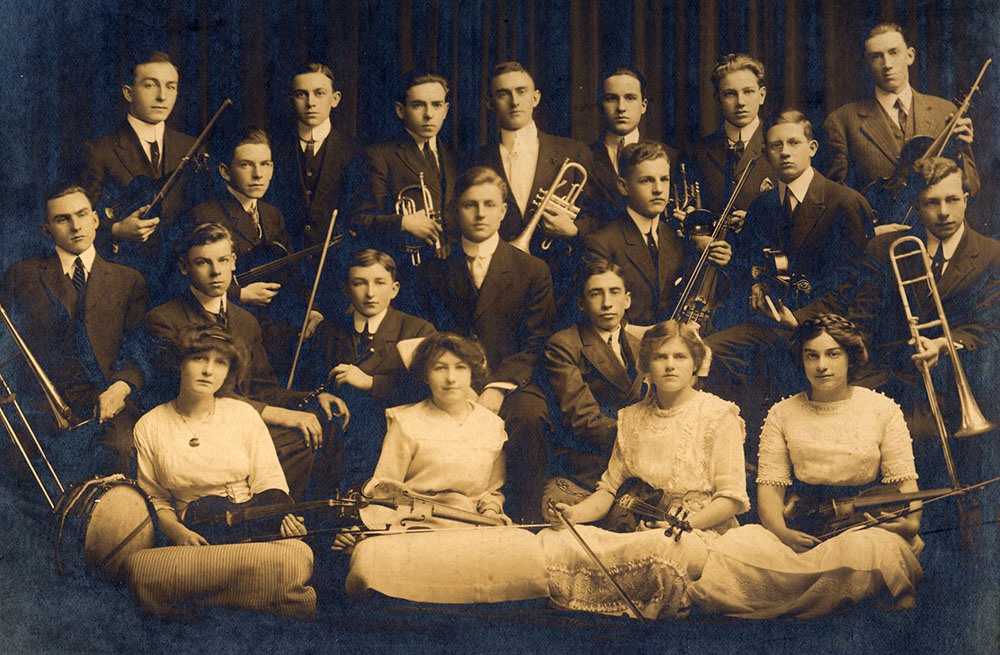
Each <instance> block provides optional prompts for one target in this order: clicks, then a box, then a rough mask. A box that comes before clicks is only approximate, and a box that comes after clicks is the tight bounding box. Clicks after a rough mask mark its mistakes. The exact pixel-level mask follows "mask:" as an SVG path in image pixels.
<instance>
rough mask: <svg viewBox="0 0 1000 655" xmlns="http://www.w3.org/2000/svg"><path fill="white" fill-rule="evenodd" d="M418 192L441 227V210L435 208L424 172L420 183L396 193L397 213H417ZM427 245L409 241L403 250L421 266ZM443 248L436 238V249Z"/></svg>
mask: <svg viewBox="0 0 1000 655" xmlns="http://www.w3.org/2000/svg"><path fill="white" fill-rule="evenodd" d="M416 193H419V194H420V202H421V204H422V205H423V208H424V210H425V211H426V212H427V215H428V216H429V217H430V218H431V220H432V221H434V222H435V223H437V224H438V227H441V212H440V211H435V209H434V198H433V197H432V196H431V192H430V189H428V188H427V185H426V184H425V183H424V174H423V173H421V174H420V183H419V184H411V185H410V186H408V187H404V188H403V189H400V191H399V194H397V195H396V213H397V214H403V215H405V214H416V213H417V211H419V210H418V209H417V199H416V198H414V195H415V194H416ZM425 247H427V244H426V243H423V242H420V243H409V244H406V245H404V246H403V252H406V253H409V254H410V263H411V264H413V265H414V266H420V251H421V250H422V249H423V248H425ZM440 249H441V241H440V240H439V239H435V240H434V250H435V251H437V250H440Z"/></svg>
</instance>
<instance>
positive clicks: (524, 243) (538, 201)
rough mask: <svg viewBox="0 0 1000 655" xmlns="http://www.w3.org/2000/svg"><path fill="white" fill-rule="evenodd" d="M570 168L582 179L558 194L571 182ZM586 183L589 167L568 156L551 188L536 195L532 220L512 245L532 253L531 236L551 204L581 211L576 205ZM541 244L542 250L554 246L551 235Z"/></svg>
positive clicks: (533, 202) (572, 211)
mask: <svg viewBox="0 0 1000 655" xmlns="http://www.w3.org/2000/svg"><path fill="white" fill-rule="evenodd" d="M570 170H576V171H578V172H579V173H580V175H581V180H580V181H579V182H574V183H571V184H570V185H569V189H567V190H566V193H565V195H563V196H558V195H556V192H557V191H558V190H559V189H560V188H562V186H563V185H565V184H567V183H568V182H569V181H568V180H567V179H566V174H567V173H568V172H569V171H570ZM586 183H587V169H585V168H584V167H583V166H581V165H580V164H577V163H576V162H572V161H570V160H569V159H568V158H567V159H566V160H565V161H564V162H563V164H562V166H560V167H559V172H557V173H556V176H555V179H553V180H552V184H550V185H549V188H548V189H540V190H539V191H538V193H537V194H536V195H535V199H534V200H533V201H532V203H531V204H532V206H533V207H534V208H535V212H534V213H533V214H532V215H531V220H529V221H528V224H527V225H525V226H524V229H523V230H522V231H521V233H520V234H519V235H517V237H516V238H515V239H514V240H513V241H511V242H510V245H512V246H514V247H515V248H517V249H518V250H520V251H522V252H528V253H530V252H531V237H532V236H534V234H535V229H536V228H537V227H538V223H539V221H541V220H542V216H543V215H544V214H545V211H546V210H547V209H548V208H549V206H550V205H551V206H554V207H557V208H560V209H563V210H566V211H569V212H571V213H572V214H573V215H574V216H575V215H576V214H578V213H580V208H579V207H577V206H576V199H577V198H579V197H580V192H581V191H583V187H584V185H585V184H586ZM541 245H542V250H548V249H549V248H551V247H552V239H551V238H550V237H546V238H545V239H543V240H542V244H541Z"/></svg>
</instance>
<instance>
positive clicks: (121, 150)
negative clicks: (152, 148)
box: [115, 123, 165, 178]
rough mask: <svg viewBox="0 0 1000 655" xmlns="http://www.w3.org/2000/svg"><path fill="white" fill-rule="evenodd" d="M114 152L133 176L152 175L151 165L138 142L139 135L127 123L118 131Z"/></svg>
mask: <svg viewBox="0 0 1000 655" xmlns="http://www.w3.org/2000/svg"><path fill="white" fill-rule="evenodd" d="M164 140H165V139H164ZM115 154H116V155H117V156H118V159H119V161H121V163H122V166H124V167H125V169H126V170H127V171H128V172H129V174H130V175H131V176H132V177H133V178H135V177H138V176H140V175H142V176H144V177H151V176H152V175H151V173H152V165H151V164H150V163H149V159H148V158H147V157H146V152H145V151H144V150H143V149H142V144H141V143H139V137H138V136H137V135H136V133H135V130H133V129H132V127H131V126H130V125H129V124H128V123H126V124H125V125H123V126H122V128H121V129H120V130H119V131H118V146H117V147H116V148H115ZM153 177H155V176H153Z"/></svg>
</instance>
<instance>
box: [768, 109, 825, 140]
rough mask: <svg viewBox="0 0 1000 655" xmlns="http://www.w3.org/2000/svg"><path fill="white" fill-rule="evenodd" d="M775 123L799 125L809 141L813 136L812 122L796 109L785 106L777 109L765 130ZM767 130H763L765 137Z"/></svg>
mask: <svg viewBox="0 0 1000 655" xmlns="http://www.w3.org/2000/svg"><path fill="white" fill-rule="evenodd" d="M775 125H801V126H802V133H803V134H805V135H806V138H807V139H809V140H810V141H811V140H812V138H813V124H812V123H811V122H810V121H809V119H808V118H806V115H805V114H803V113H802V112H801V111H799V110H798V109H792V108H790V107H786V108H784V109H782V110H781V111H779V112H778V113H777V114H776V115H775V117H774V118H772V119H771V120H770V121H769V122H768V125H767V130H770V129H771V128H772V127H774V126H775ZM767 130H765V131H764V135H765V138H766V136H767Z"/></svg>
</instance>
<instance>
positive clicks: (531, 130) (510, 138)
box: [500, 121, 538, 150]
mask: <svg viewBox="0 0 1000 655" xmlns="http://www.w3.org/2000/svg"><path fill="white" fill-rule="evenodd" d="M515 136H516V138H517V140H518V142H520V143H521V145H522V147H523V145H524V144H532V143H538V128H537V127H536V126H535V121H531V122H530V123H528V124H527V125H525V126H524V127H522V128H521V129H519V130H505V129H503V128H500V143H501V144H503V147H504V148H506V149H507V150H510V149H511V148H513V147H514V139H515Z"/></svg>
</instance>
